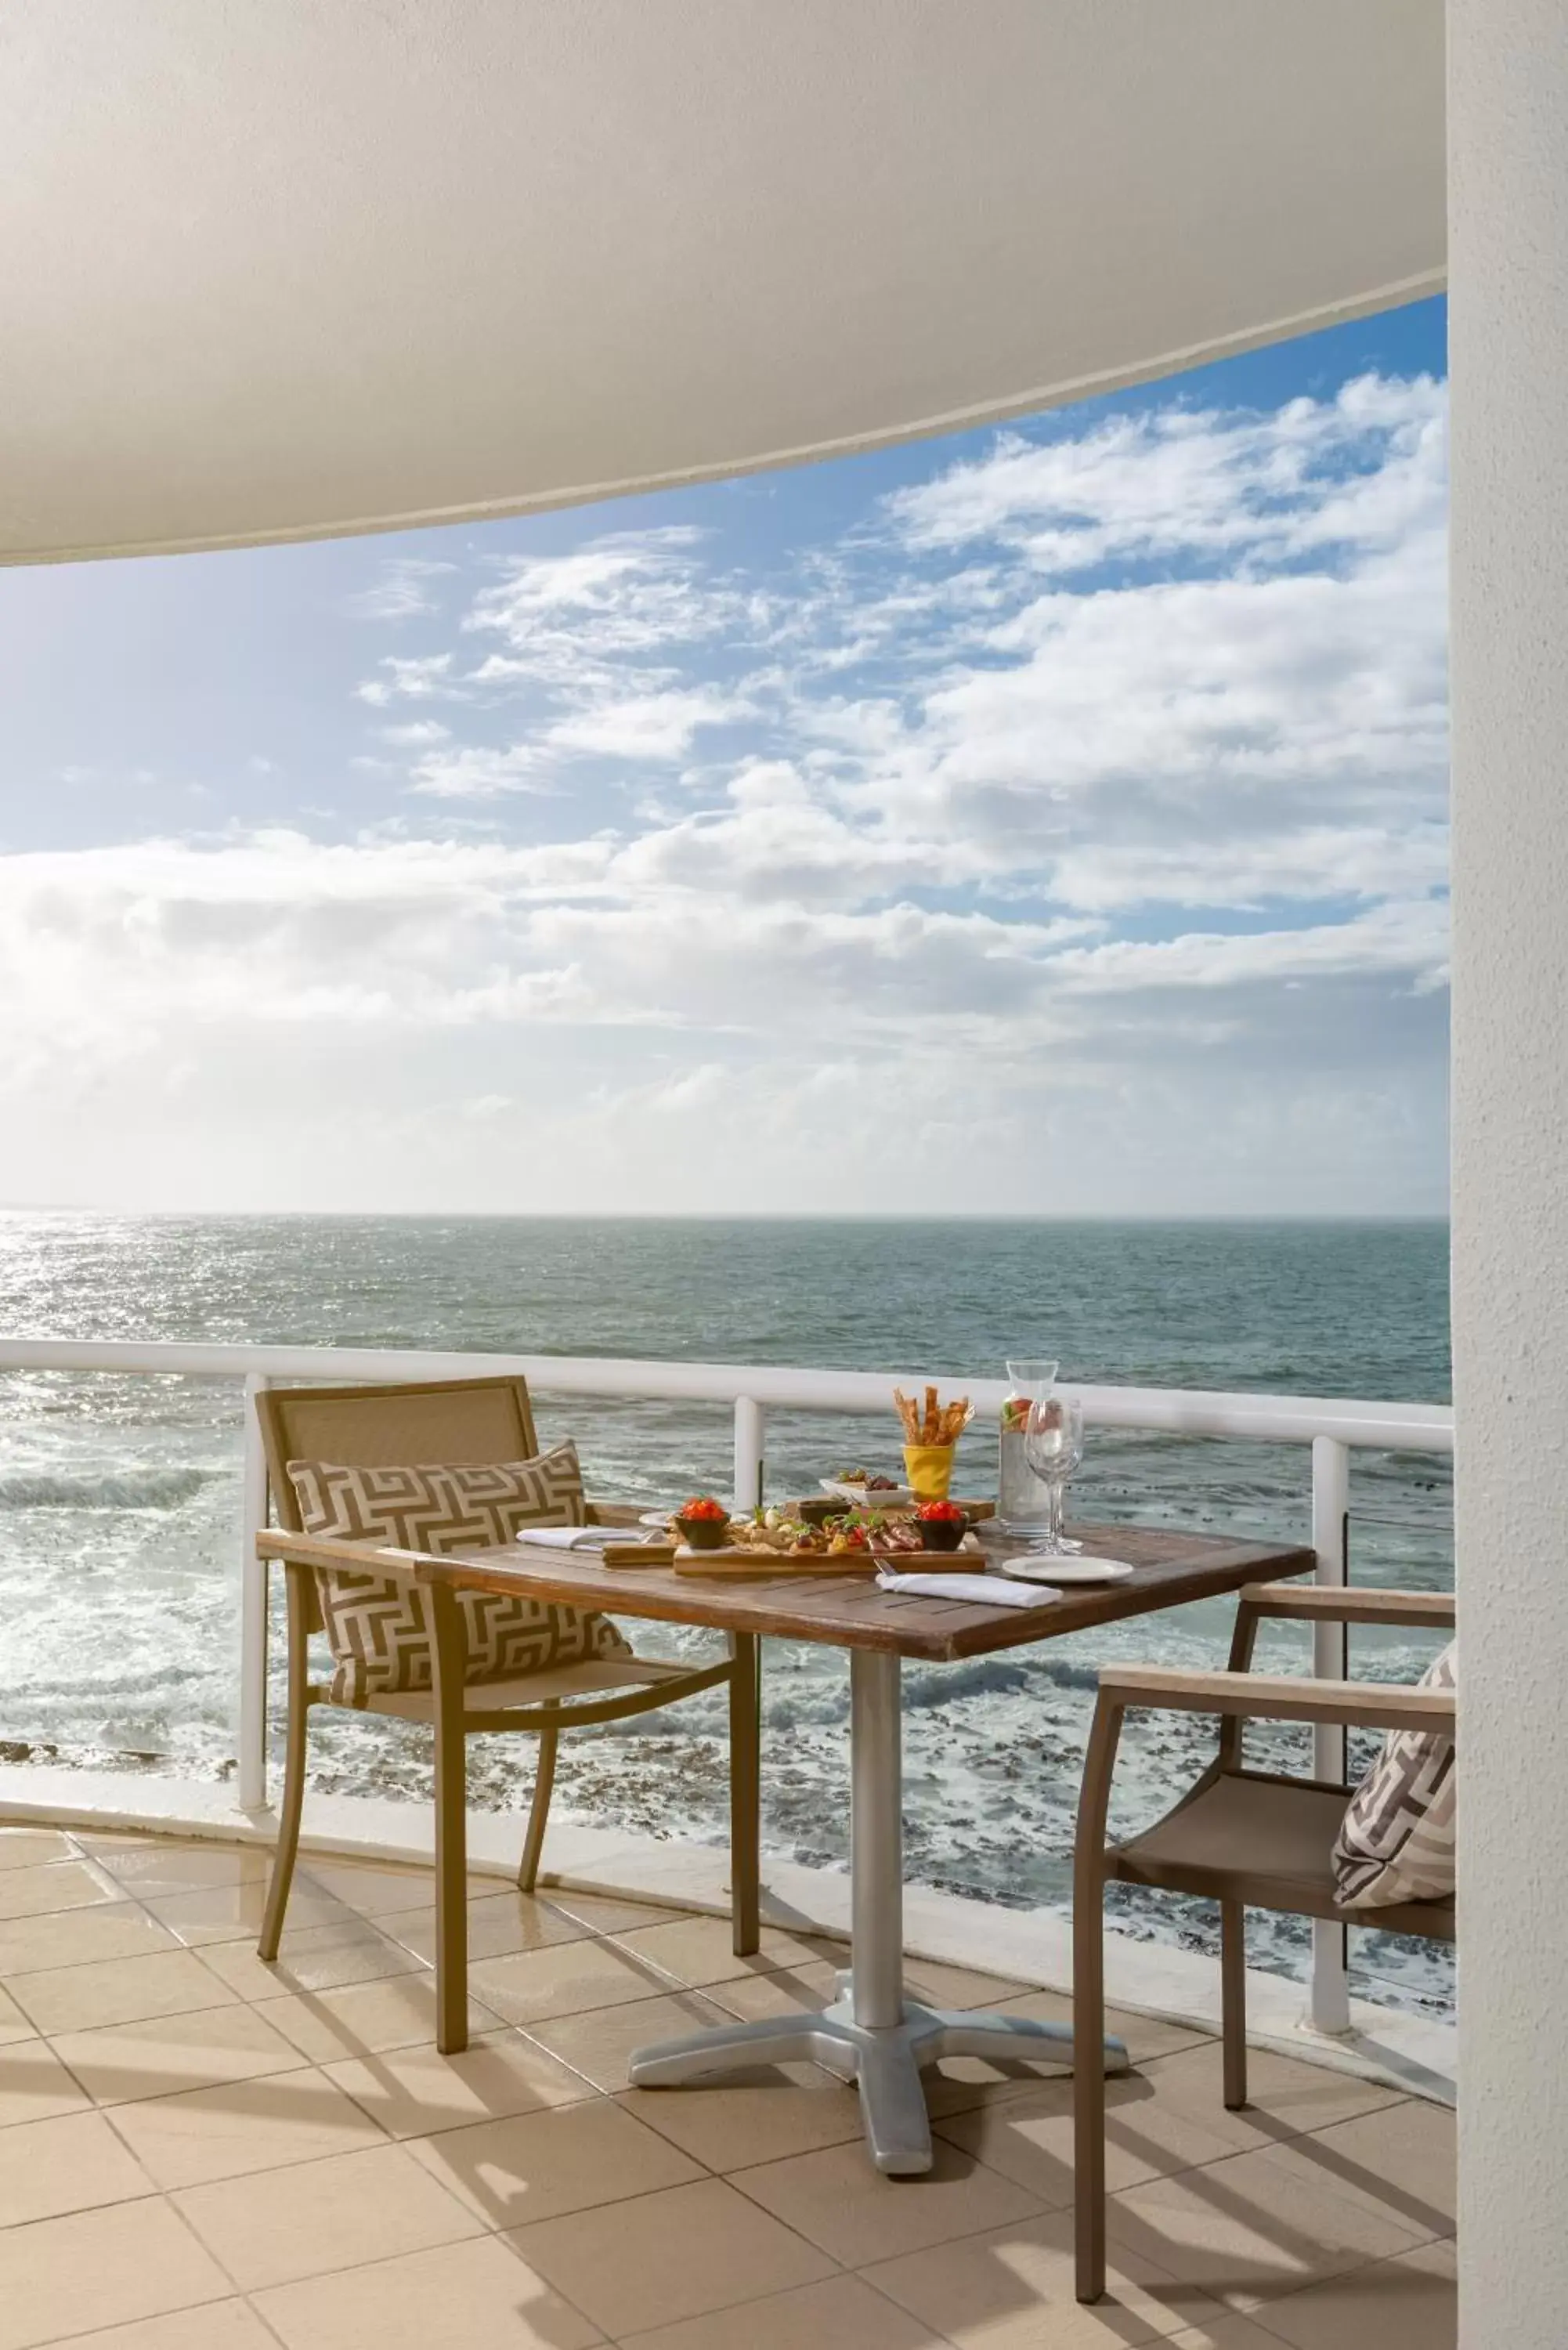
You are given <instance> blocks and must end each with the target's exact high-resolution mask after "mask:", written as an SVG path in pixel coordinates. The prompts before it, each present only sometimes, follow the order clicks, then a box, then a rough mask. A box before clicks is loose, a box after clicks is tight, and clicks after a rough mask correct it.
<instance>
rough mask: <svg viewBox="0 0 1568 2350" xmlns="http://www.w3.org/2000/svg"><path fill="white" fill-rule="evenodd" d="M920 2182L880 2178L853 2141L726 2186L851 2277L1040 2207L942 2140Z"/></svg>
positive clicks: (768, 2166)
mask: <svg viewBox="0 0 1568 2350" xmlns="http://www.w3.org/2000/svg"><path fill="white" fill-rule="evenodd" d="M933 2155H934V2159H933V2161H932V2165H931V2168H930V2169H929V2171H927V2172H926V2173H925V2175H924V2176H923V2177H922V2178H900V2179H898V2181H897V2183H895V2182H893V2181H892V2180H889V2179H887V2178H883V2176H882V2174H881V2172H880V2171H879V2170H877V2169H876V2168H874V2167H873V2165H872V2163H871V2161H870V2158H869V2157H868V2156H867V2151H866V2148H865V2146H864V2145H863V2144H862V2143H860V2142H858V2141H857V2142H855V2143H853V2144H846V2145H843V2146H829V2147H819V2148H818V2150H817V2151H816V2152H815V2154H796V2155H792V2156H790V2157H789V2158H788V2159H787V2160H785V2161H784V2162H767V2163H763V2164H762V2165H761V2166H760V2168H757V2169H754V2170H737V2171H735V2172H734V2173H733V2174H732V2184H733V2185H734V2186H736V2187H738V2188H739V2189H741V2191H742V2194H745V2195H749V2196H750V2197H751V2198H752V2199H753V2201H754V2202H757V2203H760V2204H761V2205H762V2206H763V2210H768V2211H771V2212H772V2213H773V2215H774V2218H775V2219H776V2220H784V2222H785V2224H786V2225H787V2226H789V2227H791V2228H794V2229H795V2230H798V2232H799V2233H800V2234H801V2235H803V2236H805V2237H808V2238H809V2239H810V2241H812V2242H813V2243H814V2244H820V2245H821V2247H822V2249H823V2251H826V2252H831V2253H832V2255H833V2257H834V2259H835V2260H836V2261H838V2262H842V2264H843V2265H844V2267H846V2268H851V2269H858V2268H865V2267H866V2266H867V2263H868V2262H872V2261H890V2260H896V2259H897V2258H898V2255H899V2254H900V2253H901V2252H912V2251H918V2250H919V2248H920V2246H922V2245H925V2244H940V2243H945V2242H947V2241H949V2240H950V2238H952V2237H954V2236H974V2235H979V2234H980V2233H981V2231H982V2230H985V2229H988V2228H1005V2227H1010V2226H1012V2224H1013V2223H1014V2222H1015V2221H1017V2220H1025V2219H1028V2218H1030V2217H1032V2216H1033V2213H1035V2212H1036V2211H1037V2210H1039V2208H1040V2206H1039V2203H1038V2200H1037V2199H1036V2198H1035V2197H1034V2196H1033V2195H1029V2194H1026V2193H1025V2191H1024V2190H1023V2188H1021V2187H1018V2186H1016V2185H1014V2183H1013V2181H1012V2179H1011V2178H1002V2176H1001V2174H1000V2172H998V2171H994V2170H987V2169H985V2168H983V2167H982V2166H981V2164H979V2163H977V2162H975V2161H974V2160H973V2159H972V2158H971V2156H969V2155H967V2154H963V2153H961V2151H960V2150H959V2148H958V2147H954V2146H947V2145H945V2144H944V2143H943V2142H942V2141H941V2140H940V2138H939V2139H938V2141H937V2142H936V2145H935V2147H934V2148H933Z"/></svg>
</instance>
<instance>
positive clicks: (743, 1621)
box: [256, 1524, 1315, 1663]
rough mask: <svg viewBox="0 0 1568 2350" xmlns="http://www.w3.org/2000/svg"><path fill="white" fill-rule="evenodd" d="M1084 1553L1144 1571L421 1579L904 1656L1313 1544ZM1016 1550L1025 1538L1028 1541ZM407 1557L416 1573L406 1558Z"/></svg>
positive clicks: (363, 1556) (486, 1564)
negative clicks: (938, 1584) (962, 1584)
mask: <svg viewBox="0 0 1568 2350" xmlns="http://www.w3.org/2000/svg"><path fill="white" fill-rule="evenodd" d="M1072 1531H1073V1533H1074V1534H1075V1535H1076V1536H1077V1537H1078V1539H1079V1540H1080V1541H1081V1542H1082V1543H1083V1544H1084V1547H1085V1551H1086V1552H1087V1553H1089V1554H1090V1555H1096V1556H1099V1557H1101V1558H1120V1559H1126V1560H1127V1563H1128V1565H1131V1566H1133V1567H1135V1568H1136V1569H1137V1572H1136V1573H1135V1574H1134V1575H1130V1576H1129V1577H1128V1578H1127V1580H1126V1581H1125V1582H1122V1583H1111V1584H1102V1585H1095V1584H1089V1585H1085V1586H1083V1587H1081V1588H1079V1589H1073V1588H1071V1587H1069V1588H1068V1589H1067V1590H1065V1591H1064V1593H1063V1595H1062V1596H1061V1598H1060V1599H1058V1600H1056V1601H1054V1602H1053V1603H1051V1604H1050V1605H1047V1606H1044V1607H986V1606H983V1605H981V1606H976V1605H975V1604H974V1603H973V1602H971V1601H970V1600H965V1599H937V1598H933V1597H932V1596H929V1594H927V1593H924V1592H918V1591H910V1592H901V1591H883V1590H880V1589H879V1588H878V1587H877V1585H876V1583H875V1582H873V1581H872V1580H871V1578H870V1577H869V1576H867V1577H866V1578H865V1580H862V1579H861V1578H860V1577H858V1576H854V1577H848V1576H843V1575H836V1576H829V1575H823V1576H821V1577H817V1576H801V1575H789V1576H782V1575H780V1576H773V1577H766V1578H764V1577H759V1578H758V1579H757V1580H756V1581H754V1582H753V1581H747V1582H743V1583H736V1582H730V1583H719V1582H713V1583H704V1582H702V1581H701V1580H700V1579H698V1578H694V1577H691V1576H688V1575H675V1574H672V1573H671V1572H670V1569H669V1568H667V1567H666V1568H659V1567H653V1568H648V1567H608V1566H605V1565H602V1564H601V1563H600V1561H599V1560H598V1559H597V1558H595V1557H594V1556H593V1555H592V1554H591V1553H586V1552H570V1551H558V1550H539V1549H530V1548H529V1546H528V1544H526V1543H524V1542H519V1543H515V1544H512V1545H511V1546H510V1547H509V1548H507V1549H506V1550H504V1551H494V1550H489V1551H468V1552H461V1553H455V1554H453V1555H452V1556H450V1557H446V1558H440V1559H433V1558H432V1559H423V1560H421V1562H420V1563H419V1565H418V1566H417V1568H416V1570H415V1572H416V1574H417V1575H418V1578H419V1580H420V1581H421V1583H445V1584H448V1585H452V1586H459V1585H461V1586H464V1587H465V1588H467V1589H469V1590H474V1591H494V1592H499V1593H503V1594H508V1593H514V1594H515V1595H516V1596H518V1597H519V1598H526V1599H542V1600H552V1601H555V1602H556V1603H557V1604H564V1605H566V1606H568V1607H597V1608H600V1609H602V1610H603V1611H604V1612H605V1613H606V1614H607V1615H612V1616H634V1617H635V1616H643V1617H652V1618H654V1619H655V1620H658V1621H662V1622H665V1623H672V1624H706V1625H710V1626H711V1627H713V1628H714V1629H716V1630H718V1631H722V1632H755V1633H760V1634H763V1636H765V1637H766V1638H775V1639H783V1640H819V1641H824V1642H826V1643H829V1644H831V1645H832V1646H834V1647H836V1648H880V1649H883V1650H888V1649H891V1650H892V1651H893V1652H894V1654H896V1655H898V1656H901V1657H916V1658H922V1659H927V1660H929V1661H934V1662H937V1663H951V1662H953V1661H954V1660H956V1659H959V1658H961V1657H980V1656H985V1655H987V1654H988V1653H990V1652H991V1651H992V1650H994V1649H998V1648H1023V1647H1026V1646H1027V1645H1028V1644H1029V1643H1031V1642H1032V1641H1035V1640H1054V1639H1056V1638H1060V1637H1061V1635H1062V1634H1063V1633H1064V1632H1082V1631H1085V1630H1086V1629H1088V1628H1090V1627H1093V1626H1095V1625H1097V1624H1115V1623H1117V1622H1119V1621H1121V1620H1122V1619H1123V1618H1125V1617H1129V1616H1145V1615H1148V1614H1150V1613H1152V1612H1153V1611H1154V1610H1155V1609H1156V1608H1161V1607H1180V1606H1181V1605H1182V1604H1183V1602H1185V1601H1187V1600H1189V1599H1211V1598H1214V1597H1215V1596H1220V1595H1223V1594H1224V1593H1226V1592H1231V1591H1239V1590H1240V1589H1241V1586H1242V1585H1243V1584H1244V1583H1260V1582H1264V1583H1266V1582H1272V1580H1273V1579H1274V1578H1275V1577H1277V1576H1282V1575H1304V1574H1307V1573H1309V1572H1310V1571H1311V1569H1312V1568H1313V1566H1314V1564H1315V1560H1314V1553H1313V1552H1312V1551H1311V1550H1309V1549H1306V1548H1304V1547H1303V1546H1302V1545H1299V1544H1294V1545H1293V1544H1280V1543H1256V1542H1238V1541H1236V1540H1235V1539H1234V1538H1232V1537H1230V1536H1226V1535H1222V1534H1180V1533H1177V1532H1176V1531H1174V1530H1173V1529H1171V1528H1169V1527H1166V1526H1125V1525H1117V1526H1092V1525H1077V1524H1075V1525H1074V1527H1073V1529H1072ZM256 1547H257V1550H258V1552H260V1553H261V1554H262V1555H265V1556H268V1557H273V1558H280V1557H285V1556H286V1557H289V1558H294V1559H299V1560H302V1561H304V1562H305V1563H306V1564H307V1565H319V1566H335V1565H337V1566H341V1565H354V1566H357V1567H358V1568H359V1569H360V1571H361V1572H363V1571H365V1570H366V1569H367V1568H368V1567H371V1566H373V1563H374V1561H375V1559H376V1557H377V1555H378V1554H377V1552H376V1550H375V1549H374V1548H373V1547H370V1546H369V1545H366V1544H352V1543H340V1542H329V1541H325V1540H322V1539H320V1538H318V1537H317V1536H314V1535H310V1534H283V1533H281V1532H279V1531H277V1530H276V1529H274V1530H273V1531H272V1532H270V1533H268V1534H264V1535H261V1536H259V1537H258V1539H257V1544H256ZM1018 1547H1019V1548H1021V1549H1024V1548H1027V1547H1028V1545H1027V1544H1019V1545H1018ZM398 1564H399V1565H400V1566H401V1567H402V1569H403V1571H404V1572H405V1573H407V1571H408V1568H409V1564H410V1562H409V1560H408V1557H407V1555H406V1554H405V1555H403V1556H401V1557H400V1559H399V1560H398Z"/></svg>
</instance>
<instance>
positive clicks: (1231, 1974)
mask: <svg viewBox="0 0 1568 2350" xmlns="http://www.w3.org/2000/svg"><path fill="white" fill-rule="evenodd" d="M1246 1921H1247V1913H1246V1910H1245V1909H1244V1908H1242V1906H1241V1902H1239V1901H1222V1902H1221V1903H1220V2030H1221V2032H1222V2033H1223V2035H1224V2081H1225V2092H1224V2094H1225V2103H1226V2105H1227V2106H1229V2107H1230V2109H1231V2112H1232V2113H1236V2112H1238V2111H1239V2110H1240V2108H1241V2106H1244V2105H1245V2104H1246V2102H1247V1939H1246Z"/></svg>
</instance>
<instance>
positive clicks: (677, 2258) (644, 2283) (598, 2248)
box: [504, 2178, 833, 2343]
mask: <svg viewBox="0 0 1568 2350" xmlns="http://www.w3.org/2000/svg"><path fill="white" fill-rule="evenodd" d="M504 2241H506V2242H508V2243H511V2244H514V2245H515V2246H516V2247H517V2250H518V2251H520V2252H521V2253H522V2255H523V2258H524V2260H525V2261H526V2262H528V2264H529V2266H530V2267H531V2268H535V2269H537V2270H538V2272H539V2273H540V2275H541V2276H543V2277H545V2279H546V2280H547V2281H548V2282H550V2283H551V2284H553V2285H554V2286H555V2287H556V2290H557V2292H559V2293H565V2295H566V2299H567V2300H568V2301H569V2302H571V2303H572V2304H573V2305H574V2307H576V2308H577V2309H581V2310H586V2311H587V2314H588V2316H589V2317H591V2318H592V2319H593V2320H594V2323H595V2324H597V2325H602V2326H603V2327H604V2329H605V2331H606V2333H607V2334H629V2333H630V2332H631V2331H632V2330H633V2329H634V2328H638V2329H640V2330H642V2331H644V2332H646V2331H648V2330H649V2328H651V2327H652V2326H655V2325H669V2324H674V2323H675V2321H676V2319H677V2318H681V2317H701V2316H703V2315H704V2314H706V2313H707V2312H708V2311H710V2310H715V2309H725V2308H729V2307H731V2306H732V2304H733V2303H736V2302H742V2301H753V2300H757V2301H760V2300H765V2299H766V2297H767V2296H768V2295H769V2294H770V2293H785V2292H787V2291H788V2290H789V2289H790V2287H791V2286H792V2285H797V2284H810V2283H813V2282H815V2280H816V2279H817V2278H819V2277H823V2276H826V2275H828V2274H829V2273H831V2271H832V2267H833V2263H832V2262H831V2261H829V2260H827V2259H826V2258H825V2257H824V2255H823V2254H822V2253H821V2252H819V2251H816V2249H815V2246H813V2245H811V2244H808V2243H806V2242H805V2240H804V2238H802V2237H800V2236H797V2235H795V2234H794V2231H793V2230H790V2229H788V2228H785V2227H781V2226H780V2224H779V2222H778V2221H777V2220H774V2219H773V2218H771V2217H770V2216H769V2214H768V2213H767V2212H765V2211H762V2210H758V2209H757V2207H756V2205H755V2204H754V2203H753V2202H750V2201H748V2199H746V2198H745V2197H744V2196H743V2195H738V2194H737V2193H736V2192H735V2190H734V2189H733V2188H732V2187H729V2186H726V2185H725V2183H724V2181H723V2180H722V2179H720V2178H706V2179H702V2180H700V2181H698V2182H697V2183H696V2184H695V2185H693V2186H691V2187H669V2188H666V2189H664V2190H663V2192H662V2193H660V2194H658V2195H642V2196H639V2197H638V2198H637V2199H636V2200H635V2201H633V2202H630V2203H613V2204H609V2205H607V2206H606V2207H605V2208H603V2209H602V2210H597V2211H577V2212H575V2213H573V2214H572V2215H571V2217H570V2218H567V2219H562V2220H540V2221H538V2222H537V2224H536V2225H535V2226H534V2227H531V2228H520V2229H518V2230H516V2232H515V2233H514V2234H513V2235H511V2236H508V2237H507V2238H505V2239H504ZM736 2325H737V2333H736V2337H735V2338H736V2340H737V2343H739V2342H742V2341H744V2340H745V2338H746V2337H745V2334H744V2332H743V2330H742V2321H741V2319H740V2318H739V2316H737V2319H736Z"/></svg>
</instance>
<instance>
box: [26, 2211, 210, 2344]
mask: <svg viewBox="0 0 1568 2350" xmlns="http://www.w3.org/2000/svg"><path fill="white" fill-rule="evenodd" d="M233 2294H234V2286H233V2285H232V2284H231V2283H230V2282H229V2280H228V2278H227V2277H226V2276H225V2275H224V2274H223V2271H222V2269H220V2268H219V2266H218V2264H217V2262H215V2261H214V2260H213V2258H212V2257H211V2255H210V2254H209V2253H208V2252H206V2251H203V2250H202V2246H201V2245H200V2244H199V2243H198V2242H197V2241H196V2239H195V2238H194V2236H192V2233H191V2231H190V2230H189V2229H188V2228H187V2227H186V2226H185V2225H184V2224H183V2222H182V2220H180V2218H179V2216H178V2214H177V2213H175V2212H173V2211H171V2210H170V2208H169V2206H168V2205H167V2204H166V2203H164V2202H161V2200H160V2199H158V2197H156V2196H154V2197H152V2198H151V2199H150V2200H148V2201H145V2202H140V2203H116V2204H111V2205H110V2206H109V2208H108V2209H107V2210H101V2211H73V2212H72V2213H71V2215H70V2217H69V2218H68V2219H65V2220H39V2221H38V2222H37V2223H36V2225H35V2226H33V2227H30V2228H7V2229H5V2231H4V2233H0V2350H31V2345H33V2344H35V2343H39V2342H57V2341H59V2340H60V2339H61V2337H62V2336H68V2335H70V2334H90V2333H92V2332H93V2331H94V2330H95V2329H101V2328H102V2327H104V2326H106V2325H122V2324H127V2323H129V2322H130V2320H131V2319H132V2318H138V2317H152V2316H156V2315H158V2314H160V2313H161V2312H162V2311H164V2310H171V2309H189V2308H190V2307H191V2306H192V2304H193V2303H196V2302H202V2301H223V2300H227V2299H232V2297H233Z"/></svg>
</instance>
